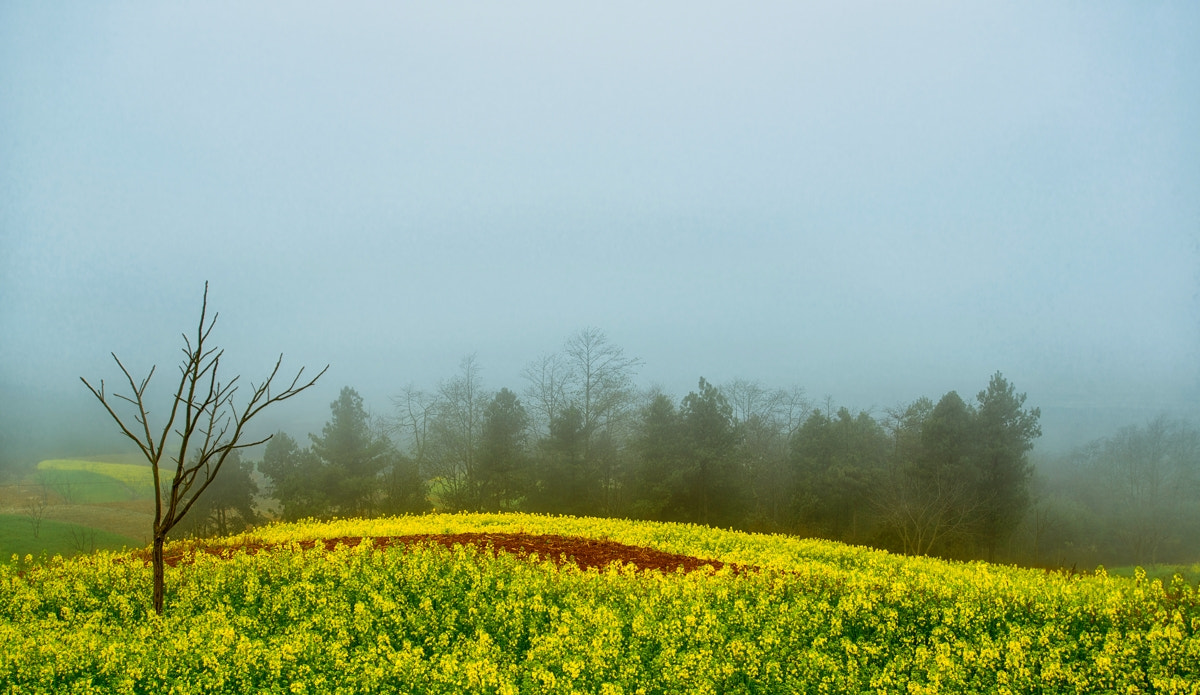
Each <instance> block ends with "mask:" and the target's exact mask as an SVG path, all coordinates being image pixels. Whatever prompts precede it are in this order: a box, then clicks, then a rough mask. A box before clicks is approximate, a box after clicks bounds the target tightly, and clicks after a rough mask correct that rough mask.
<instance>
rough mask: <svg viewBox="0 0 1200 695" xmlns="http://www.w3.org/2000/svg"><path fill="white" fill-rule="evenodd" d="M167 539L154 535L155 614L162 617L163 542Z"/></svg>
mask: <svg viewBox="0 0 1200 695" xmlns="http://www.w3.org/2000/svg"><path fill="white" fill-rule="evenodd" d="M165 540H166V538H165V537H164V536H162V535H159V534H158V533H155V534H154V553H153V556H152V562H153V564H154V612H155V613H157V614H159V615H162V612H163V542H164V541H165Z"/></svg>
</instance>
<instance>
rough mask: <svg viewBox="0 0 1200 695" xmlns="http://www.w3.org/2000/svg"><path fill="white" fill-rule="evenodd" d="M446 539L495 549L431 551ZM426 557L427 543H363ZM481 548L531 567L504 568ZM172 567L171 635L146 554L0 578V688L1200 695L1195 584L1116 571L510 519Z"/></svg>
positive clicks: (217, 547) (305, 530) (381, 523)
mask: <svg viewBox="0 0 1200 695" xmlns="http://www.w3.org/2000/svg"><path fill="white" fill-rule="evenodd" d="M452 534H483V535H479V536H473V537H471V539H469V540H470V542H467V543H465V544H462V543H459V544H454V543H451V544H449V545H450V547H446V546H445V545H442V544H441V543H438V542H437V541H436V538H435V537H438V536H445V535H452ZM413 536H424V537H425V538H422V539H417V540H413V541H412V542H400V541H387V542H382V541H375V540H372V541H370V542H367V541H366V540H363V541H359V540H358V539H400V538H405V537H413ZM489 536H490V537H492V538H499V537H504V538H524V539H526V540H527V541H528V542H529V543H531V545H530V546H529V547H528V548H526V550H525V551H521V550H520V549H517V551H516V553H515V554H514V553H513V552H507V551H503V550H502V551H500V552H498V553H496V552H492V550H490V549H488V548H487V547H486V546H487V538H488V537H489ZM539 537H549V539H546V538H543V540H542V541H541V542H543V543H546V542H550V541H551V540H552V539H562V538H576V539H580V538H582V539H593V540H596V541H604V543H605V544H611V545H612V546H613V547H616V546H618V545H619V546H622V547H632V548H641V549H644V550H645V551H646V552H647V553H649V552H651V551H653V552H656V553H665V554H673V555H676V556H687V557H689V558H699V559H701V560H705V561H709V562H707V563H706V562H701V563H698V564H694V565H693V570H692V571H685V570H686V569H687V568H685V567H682V566H680V567H678V568H674V569H672V568H671V567H665V568H660V569H638V568H637V566H635V565H633V564H625V565H622V564H609V565H607V566H605V567H604V569H597V568H595V567H592V568H591V569H581V568H580V567H579V565H578V564H576V563H574V562H566V561H565V560H567V559H569V558H568V557H565V555H564V554H561V553H555V552H547V553H540V552H538V551H537V548H538V547H548V548H550V549H551V551H553V550H554V549H555V548H559V549H562V548H566V550H565V551H564V553H565V554H569V553H570V552H572V551H571V550H570V547H571V546H569V545H568V546H554V545H550V546H538V545H537V543H538V542H539V541H538V538H539ZM337 539H354V541H353V542H352V541H350V540H342V541H339V540H337ZM318 541H320V542H318ZM325 541H328V543H326V542H325ZM555 542H559V541H555ZM480 543H482V544H483V546H484V547H480ZM598 545H603V544H598ZM305 546H307V547H305ZM168 552H169V554H170V555H171V556H172V557H173V558H174V566H173V567H171V568H169V570H168V574H167V613H166V615H165V616H164V617H162V618H156V617H154V616H153V615H152V612H151V611H150V610H149V591H150V572H149V568H148V567H146V566H145V563H144V561H143V560H142V558H141V555H139V554H138V553H130V554H113V553H107V552H101V553H97V554H95V555H93V556H87V557H81V558H76V559H73V560H65V561H59V562H52V563H49V564H47V565H44V566H37V565H30V566H27V567H21V568H13V567H0V582H3V585H4V586H5V587H6V591H4V592H3V593H4V598H3V600H2V603H0V643H3V644H5V645H6V646H5V649H4V651H3V655H2V656H0V684H4V685H7V686H10V687H11V686H16V689H17V690H19V691H21V692H67V691H72V690H86V689H89V688H91V689H93V690H96V691H100V692H130V691H140V692H146V691H151V692H154V691H165V690H166V689H167V687H168V684H170V686H172V687H173V688H174V689H175V691H177V692H249V691H256V692H313V693H317V692H329V691H338V692H380V691H385V692H386V691H402V692H417V691H419V692H445V693H451V692H464V691H471V692H495V693H519V692H563V693H567V692H601V693H634V692H646V693H667V692H688V693H692V692H1100V691H1122V692H1174V693H1194V692H1197V688H1198V687H1200V685H1198V683H1200V666H1198V664H1200V600H1198V598H1197V593H1196V590H1195V588H1194V587H1191V586H1188V585H1186V584H1185V583H1184V582H1183V581H1182V580H1178V581H1175V582H1174V583H1172V584H1170V585H1168V586H1165V587H1164V586H1163V584H1162V583H1161V582H1157V581H1154V582H1150V581H1145V580H1144V579H1141V580H1139V579H1133V580H1130V579H1121V578H1113V577H1108V576H1106V575H1105V574H1104V573H1103V572H1102V571H1101V572H1098V573H1097V575H1096V576H1087V577H1081V576H1064V575H1062V574H1054V573H1049V574H1048V573H1044V572H1040V571H1033V570H1021V569H1016V568H1011V567H1001V566H994V565H987V564H984V563H969V564H962V563H949V562H942V561H936V560H928V559H920V558H909V557H902V556H896V555H890V554H888V553H884V552H880V551H873V550H868V549H864V548H858V547H851V546H846V545H841V544H837V543H831V542H824V541H815V540H804V539H796V538H788V537H782V536H766V535H754V534H746V533H736V532H729V531H721V530H714V529H709V528H704V527H699V526H686V525H673V524H660V523H648V522H627V521H612V520H599V519H588V518H570V517H544V516H534V515H518V514H512V515H487V514H471V515H428V516H418V517H400V518H394V519H379V520H368V521H360V520H339V521H333V522H325V523H318V522H307V523H299V524H280V525H273V526H269V527H265V528H262V529H258V530H255V531H254V532H252V533H249V534H243V535H241V536H234V537H230V538H225V539H220V540H219V541H217V542H215V544H210V545H207V546H196V545H193V544H188V543H176V544H174V545H173V546H170V547H169V548H168ZM535 553H536V554H535ZM560 555H562V556H560ZM548 556H549V557H548ZM22 572H23V573H22Z"/></svg>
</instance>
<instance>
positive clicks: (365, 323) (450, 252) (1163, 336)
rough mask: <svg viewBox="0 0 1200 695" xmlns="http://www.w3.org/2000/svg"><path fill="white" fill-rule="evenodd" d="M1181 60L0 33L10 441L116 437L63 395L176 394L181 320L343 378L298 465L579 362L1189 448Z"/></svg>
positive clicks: (193, 23) (898, 40) (376, 20)
mask: <svg viewBox="0 0 1200 695" xmlns="http://www.w3.org/2000/svg"><path fill="white" fill-rule="evenodd" d="M1198 35H1200V7H1198V6H1194V5H1188V4H1182V3H1165V4H1159V5H1155V6H1145V5H1140V4H1133V3H1130V4H1108V5H1101V6H1070V7H1060V6H1046V5H1043V4H1036V3H1028V4H1017V5H1011V6H1003V7H982V8H980V7H957V6H945V5H940V4H934V3H916V4H912V5H906V6H903V7H894V6H889V5H886V4H882V3H869V2H856V3H805V4H802V5H796V4H793V3H782V2H768V3H761V4H756V5H754V6H752V7H743V6H740V5H735V4H733V3H722V2H704V3H678V2H667V3H658V4H654V5H652V6H649V7H647V6H643V5H640V4H637V5H635V4H633V3H616V4H605V5H603V6H594V7H592V6H588V7H578V6H573V7H571V8H568V7H566V6H564V5H561V4H558V3H546V2H519V3H512V4H505V5H503V6H477V5H470V4H466V3H439V4H437V5H434V6H409V5H392V4H387V3H369V2H364V3H349V4H344V5H342V4H339V5H336V6H335V5H323V4H315V3H312V4H310V3H299V4H290V5H287V6H283V5H274V4H250V5H247V4H244V3H236V4H235V3H213V4H205V5H202V6H201V5H196V6H161V5H157V4H152V3H138V2H134V3H127V4H120V5H107V4H106V5H94V6H93V5H77V6H71V7H70V8H69V9H66V8H64V7H62V6H47V5H11V4H10V5H6V6H3V7H2V8H0V334H2V335H3V336H4V339H3V340H2V341H0V358H2V359H0V389H2V391H0V413H2V414H0V418H3V419H5V420H8V421H9V422H10V423H11V422H17V423H20V425H21V426H22V427H26V428H28V425H29V420H31V419H34V418H36V419H37V420H38V422H39V423H41V424H42V425H44V427H45V428H46V429H47V430H48V431H49V432H51V433H52V432H54V431H55V430H56V429H64V430H66V429H69V430H72V431H82V430H89V429H91V428H95V429H97V430H110V429H111V425H109V423H108V422H106V417H105V416H104V413H103V412H102V411H101V410H100V408H99V407H98V406H97V405H96V404H94V403H89V402H88V401H89V399H90V398H91V396H90V395H89V394H88V393H87V392H86V391H85V390H84V389H83V387H82V385H81V384H80V383H79V377H80V376H85V377H87V378H88V379H89V380H90V379H100V378H105V379H106V380H109V381H110V382H111V381H112V380H115V379H116V378H117V377H118V376H119V372H118V371H117V369H116V365H115V364H114V363H113V362H112V358H111V357H110V356H109V353H110V352H115V353H116V354H117V355H118V356H120V357H121V358H122V359H123V360H124V361H125V362H126V364H127V365H128V366H130V368H131V370H132V371H133V372H134V374H135V375H141V374H144V373H145V371H146V370H147V369H148V368H149V366H150V365H151V364H157V365H158V369H159V376H158V377H157V378H158V379H160V380H163V381H164V382H165V381H169V380H170V378H171V376H172V374H173V371H174V365H175V363H176V359H177V356H178V354H179V349H180V347H181V341H180V338H179V335H180V333H181V332H182V331H190V330H193V329H194V327H195V321H196V316H197V313H198V311H199V303H200V296H201V293H202V291H203V285H204V282H205V281H206V280H207V281H210V282H211V283H212V285H211V290H210V305H211V308H212V309H214V310H216V311H218V312H220V315H221V318H220V321H219V322H218V326H217V330H216V332H215V334H214V339H215V341H216V342H217V343H218V344H219V345H221V346H223V347H225V348H226V350H227V355H228V358H229V364H228V369H230V370H231V372H230V373H231V374H232V373H241V374H242V375H243V378H245V379H248V380H257V379H259V378H261V377H262V376H263V375H265V373H266V372H267V370H269V368H270V365H271V364H273V361H274V359H275V358H276V357H277V356H278V355H279V353H281V352H282V353H284V355H285V361H284V370H285V371H288V370H291V372H294V370H295V369H296V368H298V367H300V366H302V365H304V366H307V367H308V368H309V369H312V370H318V369H320V368H321V367H322V366H324V365H325V364H326V363H329V364H331V365H332V366H331V369H330V372H329V373H328V374H327V375H326V376H325V377H324V378H323V379H322V381H321V383H320V384H319V386H318V387H317V388H316V389H314V390H313V392H311V393H306V394H305V395H304V396H302V397H301V398H300V399H299V400H298V401H296V402H289V403H288V404H286V406H284V407H281V408H280V409H279V411H278V412H277V413H273V414H272V415H271V416H272V417H273V418H275V420H273V422H277V423H280V424H281V426H282V425H283V423H296V424H295V425H292V427H294V430H293V431H294V432H297V433H299V434H303V433H304V432H308V431H317V430H319V427H320V424H321V423H322V422H324V420H325V419H326V418H327V416H328V405H329V402H330V401H332V400H333V399H334V398H335V397H336V394H337V392H338V390H340V389H341V387H342V386H347V385H348V386H353V387H354V388H356V389H357V390H358V391H359V392H360V393H361V394H362V395H363V397H364V399H365V400H366V401H367V405H368V406H369V407H370V408H371V409H372V410H373V411H375V412H377V413H379V414H387V412H388V411H389V409H390V403H389V402H388V400H387V399H388V397H389V396H391V395H395V394H397V393H399V391H400V390H401V389H402V388H403V387H404V386H405V385H407V384H409V383H413V384H416V385H417V386H419V387H422V388H426V389H433V388H435V387H436V385H437V383H438V381H439V380H441V379H446V378H449V377H452V376H454V374H455V372H456V370H457V368H458V364H459V362H460V360H461V359H462V358H463V357H464V356H465V355H468V354H472V353H474V354H476V355H477V358H478V360H479V363H480V365H481V366H482V368H483V379H484V382H485V384H486V385H487V386H488V387H490V388H495V389H499V388H501V387H508V388H511V389H513V390H515V391H518V392H519V391H521V390H523V389H524V386H525V383H524V382H523V380H522V379H521V376H520V374H521V370H522V368H523V367H524V366H525V365H526V364H528V363H529V362H531V361H533V360H535V359H537V358H538V357H539V356H540V355H542V354H545V353H549V352H553V351H556V350H557V349H559V348H560V347H561V346H562V344H563V342H564V341H565V340H566V339H567V338H568V337H569V336H570V335H571V334H573V333H575V332H576V331H578V330H580V329H582V328H585V327H595V328H598V329H600V330H602V331H603V332H604V333H605V334H606V335H607V337H608V339H609V341H610V342H611V343H613V344H615V345H617V346H619V347H621V348H622V349H623V350H624V351H625V353H626V354H627V355H629V356H631V357H637V358H640V359H641V360H642V361H643V366H642V367H641V369H640V370H639V375H638V383H639V385H641V386H649V385H651V384H658V385H660V386H661V387H662V388H663V389H664V390H665V391H666V392H668V393H671V394H673V395H675V396H676V397H682V396H683V395H685V394H686V393H687V392H688V391H689V390H692V389H694V388H695V387H696V382H697V379H698V378H699V377H701V376H703V377H705V378H706V379H708V380H709V381H710V382H712V383H715V384H725V383H728V382H729V381H731V380H732V379H735V378H743V379H749V380H757V381H760V382H762V383H763V384H764V385H765V386H768V387H790V386H799V387H802V388H804V389H805V391H806V392H807V394H808V395H809V396H810V397H811V398H812V399H813V400H814V401H820V400H823V399H824V398H825V397H826V396H829V397H831V398H832V399H833V400H834V402H835V403H837V404H838V405H845V406H847V407H849V408H852V409H855V410H857V409H868V410H872V411H874V412H877V413H878V412H881V411H882V410H884V409H886V408H889V407H892V406H895V405H898V404H900V403H904V402H909V401H912V400H913V399H915V398H918V397H921V396H928V397H930V398H934V399H936V398H938V397H939V396H940V395H942V394H943V393H945V392H947V391H950V390H957V391H958V392H959V393H960V394H961V395H962V396H963V397H964V399H966V400H968V401H970V400H972V399H973V398H974V395H975V393H976V392H978V391H979V390H981V389H983V388H985V387H986V385H987V380H988V378H989V377H990V376H991V374H993V373H994V372H996V371H1000V372H1003V374H1004V375H1005V377H1006V378H1008V380H1009V381H1010V382H1012V383H1013V384H1014V385H1015V386H1016V388H1017V390H1018V391H1021V392H1025V393H1027V394H1028V397H1029V401H1028V405H1029V406H1036V407H1040V408H1041V409H1042V411H1043V429H1044V431H1045V437H1044V440H1046V442H1048V443H1053V442H1054V441H1058V442H1060V444H1058V446H1068V445H1071V444H1077V443H1082V441H1084V440H1086V439H1088V438H1093V437H1096V436H1104V435H1105V434H1109V433H1111V431H1112V428H1114V427H1117V426H1120V425H1123V424H1138V423H1142V422H1145V421H1146V420H1147V419H1149V418H1152V417H1154V416H1156V415H1158V414H1168V415H1170V416H1172V417H1181V418H1189V419H1192V420H1193V421H1194V420H1196V419H1197V418H1198V417H1200V128H1197V127H1196V125H1197V124H1198V123H1200V67H1198V66H1200V43H1198V42H1196V41H1195V37H1196V36H1198ZM291 372H289V374H290V373H291ZM59 415H61V417H62V421H61V422H55V421H49V422H44V423H43V422H42V420H44V419H51V420H53V418H55V417H56V416H59ZM311 423H315V425H313V424H311ZM266 424H269V423H266ZM314 428H315V429H314ZM4 429H5V430H7V429H9V428H7V427H6V428H4ZM93 431H94V430H93ZM97 453H108V452H97Z"/></svg>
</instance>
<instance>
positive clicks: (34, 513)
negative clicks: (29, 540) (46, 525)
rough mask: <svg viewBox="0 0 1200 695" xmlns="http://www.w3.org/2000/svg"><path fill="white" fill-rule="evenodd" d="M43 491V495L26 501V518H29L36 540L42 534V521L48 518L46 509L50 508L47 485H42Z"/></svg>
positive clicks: (33, 496)
mask: <svg viewBox="0 0 1200 695" xmlns="http://www.w3.org/2000/svg"><path fill="white" fill-rule="evenodd" d="M41 491H42V494H40V495H32V496H30V497H27V498H26V499H25V516H27V517H29V523H30V525H31V526H33V537H34V538H37V537H38V536H39V535H40V534H41V531H42V519H44V518H45V516H46V508H47V507H48V506H50V500H49V499H48V495H47V494H46V484H45V483H42V487H41Z"/></svg>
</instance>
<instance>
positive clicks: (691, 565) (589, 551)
mask: <svg viewBox="0 0 1200 695" xmlns="http://www.w3.org/2000/svg"><path fill="white" fill-rule="evenodd" d="M364 542H366V543H370V544H371V546H372V547H373V548H378V549H383V548H390V547H393V546H408V545H414V544H420V543H425V544H429V543H437V544H438V545H442V546H445V547H447V548H453V547H454V546H456V545H473V546H476V547H478V548H486V549H488V550H490V551H491V552H492V554H493V555H494V554H496V553H498V552H506V553H510V554H512V555H516V556H518V557H529V556H532V555H537V556H538V557H539V558H542V559H548V560H553V561H554V562H555V563H557V564H558V565H560V566H561V565H563V564H565V563H568V562H570V563H574V564H575V565H577V566H578V567H580V568H582V569H591V568H596V569H601V568H603V567H606V566H607V565H609V564H610V563H613V562H621V563H624V564H628V565H633V566H635V567H637V568H638V569H639V570H655V571H658V572H675V571H677V570H682V571H684V572H692V571H695V570H698V569H701V568H703V567H711V568H713V569H714V570H718V569H721V568H722V567H724V566H725V563H723V562H721V561H720V560H709V559H705V558H698V557H691V556H688V555H677V554H675V553H667V552H663V551H661V550H655V549H654V548H645V547H640V546H634V545H626V544H624V543H617V542H616V541H607V540H597V539H594V538H576V537H571V536H555V535H534V534H525V533H455V534H420V535H411V536H380V537H376V538H361V537H357V536H344V537H341V538H325V539H321V540H306V541H299V546H300V547H301V548H302V549H306V550H307V549H311V548H314V547H316V545H317V544H318V543H320V544H321V545H322V546H323V547H324V548H325V549H327V550H332V549H333V548H334V547H336V546H338V545H341V546H343V547H357V546H358V545H360V544H361V543H364ZM279 547H281V544H269V543H257V542H248V543H243V544H240V545H234V546H227V545H226V546H218V545H205V544H196V545H189V546H185V547H182V548H178V549H173V550H172V551H170V552H168V553H167V554H166V555H164V557H163V561H164V562H165V563H166V564H168V565H171V566H175V565H178V564H180V563H181V562H187V561H188V559H189V558H190V557H191V556H192V555H194V554H195V553H197V552H204V553H208V554H210V555H216V556H218V557H229V556H230V555H232V554H234V553H242V552H244V553H258V552H263V551H270V550H275V549H278V548H279ZM135 557H139V558H142V559H144V560H146V561H147V562H148V561H149V560H150V553H149V551H148V550H143V551H139V552H138V553H136V554H135ZM731 567H732V568H733V569H734V570H735V571H740V570H742V569H744V568H742V567H740V566H737V565H731Z"/></svg>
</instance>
